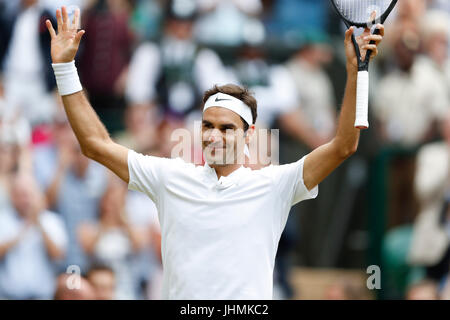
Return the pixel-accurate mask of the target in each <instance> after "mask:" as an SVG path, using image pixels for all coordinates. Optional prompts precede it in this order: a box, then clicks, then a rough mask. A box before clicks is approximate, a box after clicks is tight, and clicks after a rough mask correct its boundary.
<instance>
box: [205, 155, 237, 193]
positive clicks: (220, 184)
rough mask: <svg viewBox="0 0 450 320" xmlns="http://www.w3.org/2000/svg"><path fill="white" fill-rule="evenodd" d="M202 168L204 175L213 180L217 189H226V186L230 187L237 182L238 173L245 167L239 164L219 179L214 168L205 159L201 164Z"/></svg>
mask: <svg viewBox="0 0 450 320" xmlns="http://www.w3.org/2000/svg"><path fill="white" fill-rule="evenodd" d="M203 168H204V172H205V173H206V176H207V177H208V178H209V179H210V180H212V181H214V183H215V185H216V187H217V188H218V189H226V188H228V187H231V186H232V185H235V184H239V183H238V181H239V175H240V174H239V173H241V172H242V171H243V170H245V167H244V166H243V165H241V166H240V167H239V168H237V169H236V170H234V171H233V172H231V173H230V174H229V175H228V176H221V177H220V178H219V179H217V173H216V170H215V169H214V168H211V167H210V166H209V164H208V162H206V161H205V165H204V166H203Z"/></svg>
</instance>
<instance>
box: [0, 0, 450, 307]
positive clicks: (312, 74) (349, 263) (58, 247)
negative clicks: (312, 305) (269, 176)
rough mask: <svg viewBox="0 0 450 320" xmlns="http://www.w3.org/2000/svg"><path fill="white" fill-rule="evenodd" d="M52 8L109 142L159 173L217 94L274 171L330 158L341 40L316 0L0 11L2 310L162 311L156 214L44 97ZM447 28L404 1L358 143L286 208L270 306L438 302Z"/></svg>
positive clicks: (427, 3)
mask: <svg viewBox="0 0 450 320" xmlns="http://www.w3.org/2000/svg"><path fill="white" fill-rule="evenodd" d="M61 5H66V6H68V7H69V11H73V9H74V6H78V7H79V8H81V18H82V20H81V26H80V28H82V29H84V30H86V34H85V36H84V38H83V41H82V44H81V48H80V51H79V52H78V55H77V59H76V64H77V67H78V71H79V74H80V78H81V81H82V84H83V86H84V88H85V90H86V93H87V95H88V97H89V100H90V102H91V103H92V106H93V107H94V109H95V110H96V112H97V113H98V115H99V117H100V118H101V120H102V121H103V122H104V123H105V125H106V127H107V128H108V130H109V132H110V134H111V136H112V137H113V138H114V139H115V140H116V141H118V142H119V143H121V144H123V145H125V146H127V147H129V148H132V149H134V150H136V151H138V152H141V153H145V154H150V155H156V156H166V157H167V156H170V152H171V147H172V146H173V144H174V142H173V141H171V140H170V134H171V132H172V131H173V130H174V129H177V128H183V127H184V128H188V129H190V128H191V126H192V123H193V121H194V120H198V119H200V118H201V109H200V106H201V98H202V94H203V92H204V91H205V90H207V89H209V88H210V87H212V86H213V85H214V84H216V83H217V84H226V83H237V84H241V85H245V86H248V87H249V88H250V89H251V91H252V92H254V93H255V96H256V98H257V100H258V121H257V126H258V127H260V128H276V129H280V134H279V143H278V148H279V162H280V163H281V164H283V163H289V162H293V161H296V160H298V159H300V158H301V157H302V156H303V155H305V154H307V153H308V152H310V151H311V150H312V149H314V148H316V147H317V146H320V145H321V144H323V143H326V142H327V141H329V140H330V139H331V138H332V137H333V135H334V133H335V129H336V120H337V116H338V112H339V108H340V103H341V101H342V97H343V92H344V86H345V79H346V72H345V54H344V49H343V39H344V30H345V28H344V26H343V25H342V23H341V22H340V21H339V19H338V17H337V15H336V14H335V12H333V10H332V8H331V6H330V3H329V1H328V0H245V1H242V0H241V1H238V0H173V1H172V0H8V1H7V0H0V299H159V298H160V297H161V296H160V288H161V280H162V266H161V254H160V241H161V240H160V239H161V238H160V229H159V223H158V217H157V212H156V207H155V206H154V204H153V203H152V201H151V200H150V199H148V198H147V197H146V196H145V195H143V194H140V193H136V192H132V191H128V190H127V186H126V185H125V184H124V183H123V182H121V181H119V180H118V179H117V178H115V177H113V176H112V175H111V174H110V172H108V171H107V170H106V169H105V168H103V167H101V166H100V165H98V164H96V163H93V162H92V161H90V160H88V159H87V158H85V157H84V156H83V155H82V153H81V151H80V149H79V146H78V144H77V141H76V139H75V137H74V135H73V133H72V131H71V128H70V125H69V124H68V122H67V118H66V116H65V114H64V111H63V107H62V102H61V99H60V97H59V96H58V94H57V90H56V87H55V80H54V76H53V71H52V69H51V59H50V38H49V35H48V32H47V29H46V27H45V20H46V19H51V20H52V21H53V24H54V26H55V25H56V23H55V10H56V8H57V7H59V6H61ZM449 14H450V2H449V1H447V0H399V3H398V5H397V8H396V9H395V11H394V12H393V14H392V15H391V16H390V18H389V19H388V21H387V22H386V24H385V25H386V36H385V40H384V42H383V44H382V46H381V48H380V55H379V56H378V58H377V59H376V60H375V61H374V62H373V63H372V65H371V90H370V94H371V98H370V109H369V110H370V124H371V127H370V129H369V130H366V131H364V132H362V135H361V140H360V145H359V149H358V152H357V153H356V154H355V155H354V156H353V157H352V158H350V159H349V160H347V161H346V162H345V163H344V164H343V165H342V166H341V167H339V168H338V169H337V170H336V171H335V172H333V173H332V174H331V175H330V176H329V177H328V178H327V179H326V180H325V181H324V182H323V183H322V184H321V185H320V194H319V197H318V199H317V200H315V201H306V202H302V203H300V204H298V205H297V206H295V207H293V208H292V211H291V214H290V218H289V220H288V223H287V226H286V229H285V231H284V233H283V236H282V238H281V240H280V244H279V250H278V254H277V259H276V266H275V272H274V297H275V299H449V298H450V280H447V279H448V274H449V266H450V248H449V239H450V206H449V203H450V59H449V49H450V43H449V32H450V29H449V21H450V19H449ZM195 152H199V151H198V150H195ZM200 152H201V150H200ZM186 258H187V259H188V257H186ZM373 265H375V266H379V267H380V271H381V274H380V276H381V278H380V281H381V282H380V286H379V289H376V290H369V289H368V287H367V285H366V284H367V280H368V278H369V276H371V273H367V270H368V267H369V266H373ZM74 274H81V275H82V278H81V282H80V283H78V284H81V289H80V290H70V289H69V288H68V287H67V285H66V284H67V283H71V281H72V280H73V279H74V278H73V277H72V276H73V275H74ZM72 282H73V281H72ZM369 282H370V281H369ZM73 283H74V284H76V282H73Z"/></svg>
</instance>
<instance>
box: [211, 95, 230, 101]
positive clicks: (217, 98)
mask: <svg viewBox="0 0 450 320" xmlns="http://www.w3.org/2000/svg"><path fill="white" fill-rule="evenodd" d="M214 101H215V102H219V101H231V99H219V96H217V97H216V100H214Z"/></svg>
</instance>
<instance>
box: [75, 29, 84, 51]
mask: <svg viewBox="0 0 450 320" xmlns="http://www.w3.org/2000/svg"><path fill="white" fill-rule="evenodd" d="M85 32H86V31H84V30H80V31H78V33H77V34H76V35H75V45H76V46H77V47H78V46H79V44H80V41H81V38H82V37H83V35H84V33H85Z"/></svg>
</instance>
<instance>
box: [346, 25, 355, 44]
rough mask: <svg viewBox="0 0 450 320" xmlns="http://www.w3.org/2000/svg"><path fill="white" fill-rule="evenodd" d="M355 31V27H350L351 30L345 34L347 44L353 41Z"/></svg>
mask: <svg viewBox="0 0 450 320" xmlns="http://www.w3.org/2000/svg"><path fill="white" fill-rule="evenodd" d="M354 30H355V27H350V28H349V29H348V30H347V31H346V32H345V42H349V41H352V35H353V32H354Z"/></svg>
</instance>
